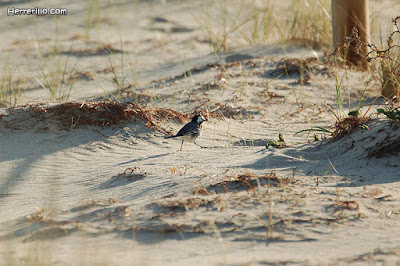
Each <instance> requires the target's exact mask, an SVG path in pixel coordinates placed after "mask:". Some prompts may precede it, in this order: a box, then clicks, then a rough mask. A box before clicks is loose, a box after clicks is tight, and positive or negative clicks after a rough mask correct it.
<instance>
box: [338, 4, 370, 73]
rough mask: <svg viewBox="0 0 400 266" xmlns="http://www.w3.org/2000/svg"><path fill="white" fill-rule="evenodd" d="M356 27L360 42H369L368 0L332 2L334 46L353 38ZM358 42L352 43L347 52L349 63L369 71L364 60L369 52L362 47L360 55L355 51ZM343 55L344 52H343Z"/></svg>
mask: <svg viewBox="0 0 400 266" xmlns="http://www.w3.org/2000/svg"><path fill="white" fill-rule="evenodd" d="M353 27H355V28H356V29H357V30H358V34H359V36H360V40H361V41H363V42H368V39H369V13H368V0H332V29H333V45H334V47H336V46H337V45H338V44H339V43H343V41H344V39H345V38H346V37H351V33H352V30H353ZM355 46H356V42H354V41H353V42H351V43H350V46H349V50H348V52H347V60H348V63H350V64H353V65H356V66H361V67H363V68H364V69H368V64H367V62H366V61H365V60H364V56H365V54H366V53H367V52H368V48H367V47H366V46H362V47H361V50H360V53H361V55H360V54H358V53H357V52H356V49H355ZM342 54H343V50H342Z"/></svg>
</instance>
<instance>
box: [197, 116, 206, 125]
mask: <svg viewBox="0 0 400 266" xmlns="http://www.w3.org/2000/svg"><path fill="white" fill-rule="evenodd" d="M204 121H206V119H205V118H204V117H203V116H202V115H199V116H198V117H197V123H198V124H201V123H203V122H204Z"/></svg>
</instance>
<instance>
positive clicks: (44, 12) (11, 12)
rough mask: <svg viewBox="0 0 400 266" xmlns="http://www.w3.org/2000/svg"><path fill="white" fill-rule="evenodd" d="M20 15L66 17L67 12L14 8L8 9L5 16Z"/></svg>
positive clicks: (63, 9) (36, 8) (65, 10)
mask: <svg viewBox="0 0 400 266" xmlns="http://www.w3.org/2000/svg"><path fill="white" fill-rule="evenodd" d="M21 15H25V16H26V15H36V16H47V15H58V16H66V15H68V10H67V9H66V8H43V7H34V8H16V7H8V8H7V16H21Z"/></svg>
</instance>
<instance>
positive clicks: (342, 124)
mask: <svg viewBox="0 0 400 266" xmlns="http://www.w3.org/2000/svg"><path fill="white" fill-rule="evenodd" d="M370 120H371V118H370V117H364V116H348V117H346V118H344V119H342V120H339V121H337V122H336V124H335V131H334V132H333V134H332V139H331V140H332V141H336V140H339V139H341V138H343V137H344V136H346V135H349V134H351V133H352V132H354V131H355V130H356V129H357V128H359V127H362V126H364V127H366V125H365V124H366V123H368V122H369V121H370ZM366 128H368V127H366Z"/></svg>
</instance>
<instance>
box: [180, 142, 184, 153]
mask: <svg viewBox="0 0 400 266" xmlns="http://www.w3.org/2000/svg"><path fill="white" fill-rule="evenodd" d="M183 141H184V139H183V140H182V144H181V149H180V151H182V146H183Z"/></svg>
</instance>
